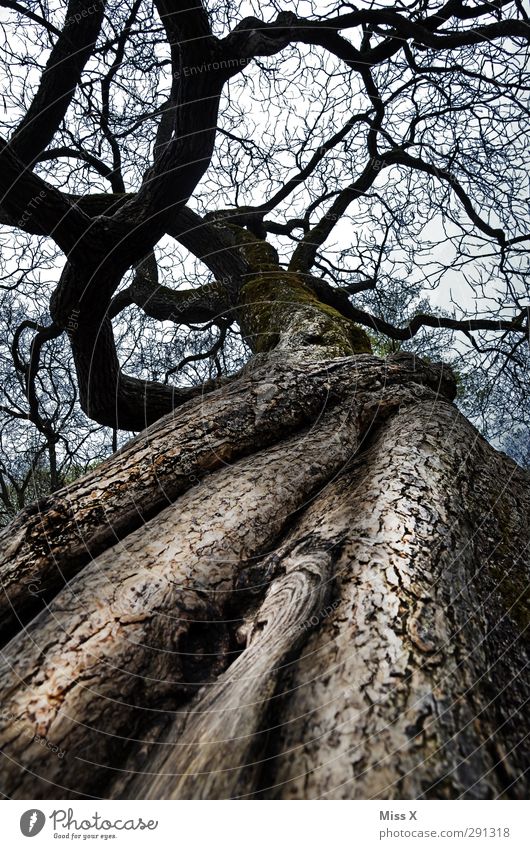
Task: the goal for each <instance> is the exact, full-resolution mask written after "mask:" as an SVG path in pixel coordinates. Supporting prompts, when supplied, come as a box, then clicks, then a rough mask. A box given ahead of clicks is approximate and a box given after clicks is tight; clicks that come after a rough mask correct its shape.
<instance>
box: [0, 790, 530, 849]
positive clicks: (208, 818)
mask: <svg viewBox="0 0 530 849" xmlns="http://www.w3.org/2000/svg"><path fill="white" fill-rule="evenodd" d="M528 813H529V811H528V803H526V802H510V801H493V802H483V801H477V802H473V801H454V802H453V801H421V802H414V801H410V802H383V801H343V802H329V801H308V802H269V801H240V802H239V803H237V802H236V801H218V802H217V801H212V802H198V801H189V802H186V801H183V802H170V801H160V802H153V801H141V800H140V801H126V802H122V801H96V800H94V801H87V800H82V801H74V802H73V801H53V802H47V801H42V800H39V801H35V802H33V801H22V802H21V801H6V802H5V804H4V807H3V817H2V820H3V823H2V825H3V828H2V832H3V834H2V837H3V843H4V845H5V846H9V847H12V846H27V845H28V840H29V839H32V838H35V844H32V845H34V846H36V847H37V846H39V847H47V846H59V845H61V844H65V843H67V841H69V844H67V845H71V844H73V843H77V844H79V845H80V844H84V845H86V844H87V843H90V844H97V843H98V842H99V844H100V845H101V843H102V842H104V843H105V845H107V846H108V845H109V844H110V845H112V846H116V847H118V846H120V847H123V849H126V847H127V849H128V847H129V846H130V847H136V846H138V847H139V846H142V847H146V849H148V847H149V846H152V847H156V849H165V847H166V846H167V847H169V846H171V847H175V846H178V845H182V844H184V845H186V844H188V845H189V844H191V845H193V846H198V847H200V849H204V847H206V849H207V847H209V846H212V847H216V849H217V847H221V848H222V847H224V846H226V847H231V849H233V847H237V846H238V845H242V844H243V843H245V844H249V845H251V846H252V849H261V847H263V849H265V847H267V849H270V847H271V846H272V845H274V844H276V845H277V846H278V849H280V847H284V846H286V847H287V846H292V847H295V846H296V847H300V846H303V847H313V846H315V847H317V846H318V847H321V846H326V847H332V846H333V843H334V842H336V845H337V847H338V846H340V847H341V849H342V847H350V846H351V847H361V849H371V847H375V846H377V847H392V846H407V847H418V849H420V847H426V846H429V847H440V849H442V847H449V846H451V847H454V849H456V847H460V846H470V847H471V846H473V847H486V846H487V847H490V849H495V847H510V849H523V847H528V846H530V840H529V835H528V825H527V821H528Z"/></svg>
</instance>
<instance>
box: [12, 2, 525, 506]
mask: <svg viewBox="0 0 530 849" xmlns="http://www.w3.org/2000/svg"><path fill="white" fill-rule="evenodd" d="M0 12H1V17H0V21H1V27H2V31H3V36H4V40H5V47H4V50H3V53H2V59H1V61H2V70H3V74H4V79H5V80H6V83H7V84H6V85H5V86H4V90H3V106H4V109H3V115H2V117H1V124H2V129H1V134H2V140H1V149H0V175H1V176H0V180H1V193H2V194H1V202H0V221H1V223H2V244H3V251H2V258H1V261H2V281H1V299H2V306H1V312H2V325H3V333H2V351H1V362H2V396H3V397H2V399H1V416H2V419H1V431H0V439H1V444H0V478H1V480H0V488H1V490H2V493H1V495H2V502H3V505H4V508H3V509H4V512H5V514H6V516H7V515H10V513H13V512H14V511H15V510H16V509H18V508H19V507H20V506H21V505H22V504H23V503H24V501H25V500H27V492H28V491H29V490H31V492H33V494H34V495H35V494H37V495H38V494H40V491H41V489H42V488H46V487H50V488H51V489H54V488H57V486H59V485H60V484H61V483H64V482H65V481H67V480H68V476H72V475H75V474H77V473H79V471H81V470H84V469H86V468H87V467H88V466H89V465H90V463H91V462H92V461H93V460H94V459H96V458H99V457H101V456H103V455H105V454H106V453H109V451H111V450H112V449H113V448H116V447H117V446H118V444H119V443H120V440H121V439H122V438H123V437H124V436H126V435H127V434H129V433H130V432H131V431H132V432H134V431H139V430H141V429H142V428H143V427H144V426H145V425H148V424H150V423H151V422H153V421H155V420H156V419H157V418H159V417H160V416H161V415H163V414H164V413H167V412H169V411H171V410H172V409H174V408H175V407H176V406H178V405H179V404H181V403H183V402H184V401H186V400H187V399H189V398H191V397H194V395H196V394H197V393H201V392H207V391H208V390H209V389H210V388H212V387H214V386H216V385H217V384H218V383H219V381H223V380H225V379H226V378H227V377H229V376H230V375H231V374H233V373H234V372H236V371H237V370H238V369H240V368H241V367H242V365H243V364H244V362H245V360H246V359H247V358H248V356H249V354H250V353H251V352H254V353H256V352H260V351H263V350H269V349H270V348H273V347H274V346H275V345H277V344H278V338H279V331H278V332H276V324H278V321H279V318H278V316H279V313H278V310H275V312H274V315H272V313H271V311H270V309H268V308H267V307H266V306H263V305H267V304H268V305H270V304H271V303H274V304H278V303H279V304H280V305H281V311H282V313H284V314H286V315H288V314H289V310H290V303H291V299H293V298H294V299H295V300H300V299H306V300H307V299H309V300H310V301H311V303H313V302H316V301H318V303H319V304H320V305H324V308H326V309H328V310H329V309H332V310H334V311H335V313H339V314H340V316H342V317H344V319H345V320H348V321H349V322H354V324H355V325H356V326H357V327H359V328H364V331H366V334H368V335H367V336H366V335H365V333H364V332H362V333H361V331H359V336H358V340H357V342H358V347H357V349H358V350H359V351H363V350H368V347H367V346H369V345H370V344H371V346H372V348H373V350H374V351H375V352H376V353H379V354H381V355H385V354H387V353H389V352H392V351H396V350H398V349H399V348H400V347H404V348H405V349H408V350H412V351H414V352H417V353H418V354H419V355H421V356H423V357H427V358H431V359H444V360H445V361H446V362H449V363H451V364H452V365H453V366H454V367H455V370H456V372H457V376H458V379H459V384H460V396H459V398H460V403H461V405H462V407H463V409H464V411H465V412H466V413H467V414H468V415H469V416H470V417H471V418H472V419H473V420H475V421H476V422H477V423H478V424H479V425H480V426H481V427H482V429H483V431H484V432H485V433H486V435H488V436H489V437H490V438H492V439H497V443H498V444H502V445H503V446H504V447H505V448H507V449H509V450H511V452H512V453H513V454H514V456H516V457H517V458H518V459H519V460H521V461H524V460H525V457H526V455H527V449H526V447H525V445H526V443H527V441H528V440H527V433H528V426H529V419H530V416H529V410H528V400H527V397H526V396H527V393H526V385H527V379H528V377H527V375H528V335H529V310H530V300H529V296H528V271H529V267H528V258H527V248H528V240H529V239H530V223H529V220H528V207H527V198H528V184H529V179H528V177H529V175H528V167H527V149H526V146H525V142H526V133H527V130H528V114H529V113H528V106H527V104H528V92H529V91H530V80H529V76H528V65H527V62H526V58H527V53H528V41H529V34H530V25H529V21H528V17H527V14H526V13H525V11H524V6H523V3H522V2H520V0H515V2H514V0H494V2H487V3H471V2H468V3H464V2H462V0H448V2H445V3H443V2H438V0H412V2H393V3H390V2H387V0H383V2H372V0H361V2H358V3H356V4H351V3H337V4H334V3H314V2H309V1H308V2H296V3H289V4H285V5H282V4H278V3H276V2H271V3H265V4H263V3H260V4H257V3H254V2H245V3H238V2H227V0H219V2H218V0H212V2H208V3H205V4H204V5H203V4H202V3H200V2H198V0H188V2H186V3H180V2H178V0H155V2H150V0H129V2H125V3H124V2H117V0H116V2H114V0H108V2H103V0H70V2H69V3H68V4H67V5H66V4H64V3H59V2H54V0H50V1H48V0H43V2H34V0H30V2H26V3H19V2H0ZM286 281H287V282H286ZM258 284H259V285H258ZM282 286H283V289H282ZM249 309H250V312H251V313H252V319H250V318H249V316H250V313H249ZM245 310H246V312H245ZM267 310H268V311H267ZM265 313H266V315H265ZM280 324H281V321H280ZM312 341H313V342H314V341H315V339H314V338H313V340H312ZM328 341H329V340H328ZM300 344H303V340H302V342H301V343H300ZM326 344H327V343H326ZM339 349H340V346H339V347H337V351H339ZM109 429H110V431H109ZM120 434H121V435H120ZM525 452H526V453H525ZM8 457H11V459H10V460H9V459H8ZM13 457H15V460H13ZM39 469H40V470H41V471H40V472H39ZM42 469H44V471H42ZM39 481H40V483H39ZM39 487H40V489H39ZM10 505H11V506H10Z"/></svg>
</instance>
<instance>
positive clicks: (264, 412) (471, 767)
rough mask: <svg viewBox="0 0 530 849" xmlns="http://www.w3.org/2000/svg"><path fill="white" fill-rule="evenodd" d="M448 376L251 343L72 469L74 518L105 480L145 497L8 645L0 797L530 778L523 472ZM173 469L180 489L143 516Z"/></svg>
mask: <svg viewBox="0 0 530 849" xmlns="http://www.w3.org/2000/svg"><path fill="white" fill-rule="evenodd" d="M440 389H441V390H443V394H445V395H449V397H450V396H451V394H452V384H451V382H450V381H448V380H446V379H445V378H444V374H443V371H442V372H441V371H440V370H439V369H437V368H436V367H433V366H427V365H425V364H419V363H417V362H415V361H414V360H413V358H411V357H397V358H395V359H390V360H388V361H386V362H382V361H380V360H378V359H377V358H374V357H371V356H365V357H356V358H341V359H336V360H333V361H329V362H326V363H316V362H314V361H313V360H312V358H311V356H310V357H308V358H307V359H306V360H304V359H303V358H297V359H296V361H295V362H290V361H289V359H288V358H284V361H283V362H282V361H280V359H279V357H276V358H275V357H272V358H271V357H270V356H266V357H263V358H261V359H260V357H257V358H255V362H254V368H253V369H251V370H249V371H248V372H247V373H246V374H244V375H242V376H241V377H240V378H239V379H238V381H236V382H234V385H233V386H229V387H226V388H225V389H223V390H220V391H218V392H217V393H212V395H211V396H208V397H207V398H205V400H204V404H203V405H202V404H200V403H198V402H195V405H190V407H189V409H187V410H184V411H183V413H181V414H180V417H179V416H176V417H175V418H174V419H166V420H164V421H162V422H161V423H159V424H158V425H157V426H154V427H153V428H151V429H150V430H149V431H147V432H146V433H145V434H143V435H142V436H141V437H139V438H137V439H136V440H134V441H133V443H131V445H130V446H129V447H128V448H127V449H126V451H125V452H124V456H122V457H121V458H120V456H116V457H114V458H111V459H110V460H109V461H107V463H106V464H105V465H104V467H102V471H100V474H99V476H96V475H95V474H94V475H91V476H89V477H88V478H86V479H85V480H84V481H81V482H78V484H77V485H76V487H74V488H73V489H72V490H70V492H74V493H75V497H76V498H78V499H79V500H80V499H81V498H85V499H86V501H85V504H86V505H87V506H86V508H85V509H86V513H84V514H83V513H81V512H77V517H78V519H79V521H80V522H81V524H80V526H79V528H80V529H79V531H78V533H79V538H80V539H83V533H84V532H85V530H86V528H89V527H91V523H92V522H94V521H95V518H94V517H95V516H96V515H97V513H96V512H95V511H96V509H97V506H94V505H92V502H91V497H90V494H91V493H92V498H93V499H94V502H95V504H96V505H97V498H99V497H100V496H101V494H102V493H103V494H105V493H107V494H108V497H109V504H110V505H111V508H109V509H111V510H112V511H114V512H113V513H112V516H113V521H114V518H115V517H117V518H116V522H117V524H118V526H119V522H120V521H122V519H120V517H123V516H127V515H130V514H131V512H132V508H131V497H130V492H131V491H132V492H134V493H135V495H136V494H137V495H138V499H139V501H140V504H141V505H143V510H144V513H142V509H140V510H139V517H140V518H139V519H138V521H137V525H136V529H135V530H133V529H131V527H130V525H127V523H124V524H123V525H122V526H121V527H122V531H121V535H122V536H123V539H122V540H121V541H118V542H116V543H115V544H114V545H111V546H110V545H109V542H110V541H109V538H108V536H107V537H104V540H105V543H104V544H105V545H106V546H107V547H106V548H105V550H104V551H102V552H101V553H99V554H97V556H96V557H95V558H94V559H93V561H92V562H90V563H88V564H86V565H84V567H83V568H82V569H81V571H80V572H79V574H77V576H75V577H72V579H71V580H70V583H69V584H68V586H66V587H64V588H63V589H62V590H61V591H60V592H58V594H57V595H56V597H55V598H54V599H53V601H52V602H51V603H50V605H49V607H48V609H47V610H45V611H42V612H41V613H40V614H39V615H38V616H37V617H36V618H35V619H34V620H33V621H32V622H31V624H30V625H29V626H28V628H27V629H26V630H25V631H21V632H20V633H19V634H18V635H17V636H15V637H14V638H13V640H12V641H11V642H10V643H9V644H8V645H7V646H6V648H5V651H4V669H3V671H2V679H1V680H2V687H1V694H2V697H3V705H4V709H3V714H2V722H1V731H0V740H1V743H2V748H3V757H4V760H3V770H2V773H3V780H4V785H3V789H4V792H5V793H6V794H7V795H9V796H12V797H15V798H39V797H44V798H53V797H59V798H62V797H76V796H85V797H86V796H108V797H112V798H116V797H129V798H136V797H138V796H142V797H146V796H148V797H150V798H159V797H161V798H188V797H189V798H233V797H248V796H258V797H275V798H277V797H279V798H320V797H322V796H326V797H331V798H371V797H385V798H387V797H394V798H414V797H419V796H422V795H424V796H428V797H434V798H447V797H451V798H453V797H455V796H460V795H461V796H464V797H469V798H490V797H495V796H502V795H504V796H515V797H520V796H522V795H524V793H525V792H526V788H525V785H524V781H523V778H522V771H523V768H524V764H525V762H526V760H525V759H527V757H528V752H527V750H526V749H525V746H524V742H523V734H522V732H521V729H520V723H519V722H518V713H519V711H520V710H521V708H522V705H523V704H524V702H525V701H526V700H527V699H528V691H529V689H530V684H529V681H528V678H527V677H525V673H524V669H525V664H526V663H527V657H526V654H525V645H524V643H523V642H522V635H523V633H524V627H525V625H526V624H527V621H528V608H527V606H525V603H524V602H523V601H522V593H523V591H524V589H525V587H527V585H528V562H527V558H526V557H525V556H524V555H526V553H527V548H528V544H529V542H530V531H529V528H528V526H527V522H526V516H527V514H528V509H529V507H530V484H529V475H528V474H526V473H523V472H522V471H521V470H520V469H518V468H517V467H516V465H515V464H514V463H512V462H511V461H509V460H508V459H507V458H506V457H504V456H503V455H499V454H498V453H496V452H495V451H494V450H493V449H492V448H491V447H490V446H488V445H487V443H486V442H485V441H484V440H483V439H482V438H481V437H480V436H479V435H478V434H477V432H476V431H475V430H474V429H473V428H472V427H471V425H470V424H469V423H468V422H467V421H466V420H465V419H464V418H463V417H462V416H461V415H460V414H459V413H458V411H457V410H456V408H454V407H453V406H452V405H451V404H449V403H447V400H443V401H442V400H440V391H439V390H440ZM293 399H294V400H293ZM291 401H292V406H291ZM192 408H193V409H192ZM205 409H207V410H208V413H207V414H206V415H205V413H204V411H205ZM234 409H235V410H236V411H237V412H236V413H234ZM214 415H215V416H216V417H217V418H215V422H217V424H218V426H219V427H220V428H221V431H219V430H217V431H216V430H215V426H214V424H213V422H214V419H213V416H214ZM238 417H239V418H238ZM284 417H285V418H286V421H284ZM237 421H240V422H241V429H240V431H238V428H237ZM205 422H206V424H207V426H206V427H205V426H204V424H205ZM289 429H290V430H291V431H293V432H294V433H293V435H291V436H289V437H287V438H285V436H284V438H283V439H281V438H280V437H281V434H282V433H283V434H285V433H286V432H287V431H288V430H289ZM179 433H180V435H181V436H182V437H183V438H182V439H181V440H180V442H178V441H177V440H176V439H175V438H174V437H175V434H179ZM214 436H215V437H216V439H217V442H215V443H214V445H212V441H211V440H212V439H213V438H214ZM254 438H255V439H256V444H255V446H254V445H253V444H252V439H254ZM223 440H224V441H223ZM264 442H265V443H266V447H260V446H262V445H263V443H264ZM183 444H184V446H185V449H184V451H186V450H187V451H189V452H190V453H189V454H188V455H187V456H188V457H190V456H192V457H193V458H194V459H193V462H195V465H191V461H190V465H189V466H183V465H182V463H183V457H185V456H186V455H185V453H184V454H183V453H182V445H183ZM153 446H154V448H153ZM191 446H193V451H192V450H191ZM223 446H228V448H225V449H223ZM258 448H259V449H260V450H256V449H258ZM253 449H254V451H255V453H251V452H252V451H253ZM223 451H224V453H223ZM153 452H154V454H155V456H156V457H164V458H165V457H166V456H167V453H168V452H171V453H170V458H169V460H166V461H164V460H161V462H160V463H159V464H158V466H157V464H156V463H155V462H153ZM236 455H237V456H239V459H235V456H236ZM245 455H247V456H245ZM120 461H123V465H122V466H121V467H120ZM164 462H166V463H167V465H164ZM179 464H180V465H179ZM201 464H202V465H201ZM138 467H140V471H138ZM159 467H160V468H161V469H162V472H161V474H162V479H163V481H164V482H166V481H170V480H171V479H172V475H174V474H175V470H177V471H178V474H180V475H181V478H182V479H183V478H184V476H185V475H187V476H188V480H187V481H186V483H185V484H184V486H183V488H186V487H187V488H186V491H181V492H180V493H179V492H178V491H176V490H177V487H178V486H180V485H181V484H175V483H173V486H174V487H175V489H173V490H172V496H171V498H172V500H171V503H170V504H169V505H166V506H164V508H163V509H160V507H161V496H156V497H157V498H159V499H160V500H159V501H158V502H157V503H158V504H159V505H160V506H159V508H158V509H157V510H154V509H153V514H152V515H151V516H150V517H149V518H147V516H149V504H150V499H152V497H153V492H154V491H158V489H157V488H158V485H159V482H158V481H157V479H156V469H157V468H159ZM197 468H199V469H202V472H203V474H205V473H206V472H209V471H210V472H211V473H210V474H208V475H206V477H203V479H202V482H201V483H199V482H198V480H197V481H196V480H194V479H193V478H197V479H199V478H200V474H198V473H196V472H195V471H192V470H195V469H197ZM179 470H180V471H179ZM190 478H192V479H191V480H190ZM116 481H119V485H118V484H117V483H116ZM128 483H129V486H130V492H129V496H127V494H126V490H127V484H128ZM144 484H145V486H146V487H147V493H144V492H143V490H142V485H144ZM190 487H191V488H190ZM162 492H163V490H162ZM94 493H97V495H96V496H95V495H94ZM65 497H66V493H65V492H63V493H60V494H59V496H58V499H57V501H56V502H54V503H55V504H57V503H60V502H61V499H65ZM128 497H129V500H127V498H128ZM164 497H165V494H164ZM132 503H133V504H134V499H133V501H132ZM50 509H51V508H50ZM146 514H147V516H146ZM24 522H26V523H27V522H28V518H27V517H26V518H25V519H24V520H23V522H22V526H23V527H27V524H26V525H24ZM109 527H110V528H111V529H112V527H113V526H112V522H109ZM72 528H73V518H72V519H71V520H65V521H64V524H63V525H62V530H61V529H59V531H58V533H57V536H56V537H53V539H54V540H55V548H54V547H53V546H50V547H49V550H48V551H46V549H45V547H44V548H43V551H44V555H43V557H44V562H45V563H46V562H53V557H54V556H57V552H58V551H59V552H61V551H62V559H61V566H62V565H63V563H67V564H68V562H69V560H68V553H67V551H68V548H67V546H66V545H65V544H64V538H65V537H66V536H67V534H68V533H70V534H71V537H70V539H75V536H73V532H72V530H71V529H72ZM62 534H64V537H63V539H62V538H61V535H62ZM100 544H103V543H100ZM61 545H65V547H64V548H63V549H61ZM21 551H22V552H23V548H22V549H21ZM46 557H48V558H49V560H46ZM81 565H82V564H81ZM69 568H71V569H72V571H75V568H77V569H79V568H80V567H79V561H78V562H77V565H76V566H75V568H74V567H72V566H70V567H69ZM12 574H13V580H15V581H16V578H17V570H16V568H15V569H14V570H13V573H12ZM22 574H24V572H23V571H22ZM271 581H272V583H271ZM35 734H38V735H39V738H40V740H44V741H45V742H46V745H45V746H43V745H42V744H41V745H37V743H36V742H35V741H34V739H33V735H35ZM48 744H49V745H48ZM54 747H55V748H56V749H58V750H59V753H61V752H62V753H64V755H62V756H61V757H59V756H58V754H57V752H53V748H54Z"/></svg>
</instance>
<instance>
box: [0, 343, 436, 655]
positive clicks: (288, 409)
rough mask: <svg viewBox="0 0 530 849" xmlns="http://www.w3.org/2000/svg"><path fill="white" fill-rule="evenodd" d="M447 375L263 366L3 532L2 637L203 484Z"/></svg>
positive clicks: (368, 364) (348, 366) (289, 363)
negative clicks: (345, 414)
mask: <svg viewBox="0 0 530 849" xmlns="http://www.w3.org/2000/svg"><path fill="white" fill-rule="evenodd" d="M442 377H443V372H442V371H441V370H440V369H436V368H433V367H431V366H428V365H426V364H422V363H420V362H414V361H413V360H411V359H410V358H409V359H408V360H406V359H405V360H389V361H388V363H386V364H382V363H381V361H380V360H377V359H376V358H375V357H363V358H360V359H359V361H355V362H352V359H351V358H350V359H342V360H338V361H336V362H333V361H329V362H324V363H313V364H311V363H305V364H304V363H303V364H300V363H298V364H297V361H296V360H295V361H293V360H290V359H289V357H288V356H287V355H283V354H282V357H281V359H280V358H276V359H275V358H268V357H266V358H264V360H263V362H262V364H261V365H260V366H259V367H255V368H253V369H252V370H249V371H248V372H247V373H245V374H244V375H243V376H242V377H241V378H239V379H237V380H234V381H233V382H231V383H230V384H229V385H227V386H225V387H223V388H221V389H218V390H216V391H214V392H211V393H209V394H207V395H205V396H204V397H203V398H201V399H198V400H195V401H191V402H189V403H187V404H186V405H185V406H183V407H182V408H180V409H179V410H178V411H175V413H173V414H170V415H169V416H166V417H164V418H163V419H161V420H160V421H159V422H156V423H155V424H154V425H152V426H151V427H149V428H147V430H145V431H143V433H142V434H140V436H138V437H137V438H136V439H134V440H133V441H132V442H130V443H129V444H128V446H126V447H125V448H124V449H123V450H121V451H120V452H118V453H117V454H115V455H114V456H113V457H111V458H109V459H108V460H106V461H105V462H104V463H102V464H101V465H99V466H98V467H97V469H95V470H94V471H93V472H91V473H90V474H88V475H86V476H84V477H83V478H81V479H79V480H77V481H75V482H74V483H73V484H71V485H70V486H68V487H67V488H65V489H63V490H60V491H59V492H56V493H54V494H53V495H52V496H50V497H48V498H45V499H43V500H41V501H39V502H37V503H36V504H34V505H32V506H31V507H29V508H26V509H24V510H22V511H21V513H19V514H18V516H17V517H16V518H15V519H14V520H13V521H12V522H11V523H10V524H9V525H8V526H7V528H4V529H2V531H0V581H1V586H2V590H3V592H2V593H1V594H0V633H1V634H2V635H3V637H4V640H5V639H6V638H9V637H11V636H12V635H13V634H14V633H16V632H17V631H18V630H19V629H20V627H21V625H22V624H23V623H24V622H27V621H28V619H30V618H31V617H32V616H33V615H35V613H36V612H37V611H38V610H39V609H40V608H41V607H42V606H43V603H44V602H45V601H47V600H49V599H51V598H52V597H53V595H54V594H55V593H56V592H58V591H59V590H60V589H61V587H62V586H64V584H65V583H66V582H67V581H68V580H70V579H71V578H72V577H73V576H74V575H75V574H76V573H77V572H78V571H79V569H80V568H81V567H83V566H84V565H85V564H86V563H88V562H90V560H91V559H92V558H93V557H96V556H97V555H98V554H100V553H101V552H102V551H104V550H105V549H106V548H108V547H109V546H110V545H113V544H114V543H116V541H117V540H120V539H122V538H123V537H125V536H126V535H127V534H128V533H131V532H132V531H134V530H135V529H136V528H138V527H141V525H142V523H143V522H144V521H146V520H147V519H149V518H150V517H152V516H154V515H156V513H158V512H159V511H160V510H161V509H162V508H163V507H165V506H167V505H168V504H169V503H172V502H173V501H174V500H175V499H176V498H177V497H178V495H180V494H181V493H183V492H185V491H186V490H187V489H188V488H189V487H190V486H192V485H193V484H194V483H195V482H196V481H197V480H198V479H200V478H201V477H202V476H204V475H205V474H208V473H210V472H211V471H213V470H215V469H218V468H221V467H222V466H224V465H226V464H227V463H231V462H233V461H234V460H236V459H237V458H238V457H242V456H245V455H247V454H249V453H251V452H252V451H255V450H256V449H259V448H262V447H265V446H267V445H271V444H273V443H275V442H276V441H278V440H279V439H282V438H285V437H286V436H288V435H289V434H290V433H293V432H295V431H296V430H297V429H299V428H301V427H304V426H305V425H307V424H309V423H311V422H313V421H316V420H318V418H319V416H320V415H321V413H322V410H323V409H329V408H330V407H331V406H332V405H334V404H336V403H337V402H338V401H339V400H340V399H341V398H342V399H344V398H345V397H346V396H347V395H348V394H351V390H352V385H353V388H355V389H357V391H358V393H359V394H360V393H361V392H363V391H367V392H372V393H373V392H374V391H375V392H376V397H377V395H378V391H379V388H380V386H381V385H382V383H383V382H384V383H385V384H389V385H394V384H395V383H396V382H398V381H407V380H411V379H412V380H414V381H417V382H419V383H425V384H426V385H429V386H432V387H433V388H435V389H437V388H438V386H440V385H441V383H440V381H441V380H442Z"/></svg>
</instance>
